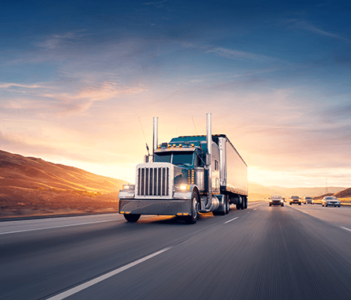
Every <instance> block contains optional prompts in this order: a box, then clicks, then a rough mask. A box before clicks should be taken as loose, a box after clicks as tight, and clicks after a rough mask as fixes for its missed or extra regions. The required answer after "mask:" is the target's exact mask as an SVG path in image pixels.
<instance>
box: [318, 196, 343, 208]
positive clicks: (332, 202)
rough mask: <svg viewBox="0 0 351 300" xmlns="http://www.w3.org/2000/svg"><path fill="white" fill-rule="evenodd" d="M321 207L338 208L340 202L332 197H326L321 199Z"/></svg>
mask: <svg viewBox="0 0 351 300" xmlns="http://www.w3.org/2000/svg"><path fill="white" fill-rule="evenodd" d="M322 206H323V207H324V206H325V207H328V206H334V207H335V206H338V207H340V200H339V199H338V198H336V197H334V196H326V197H324V198H323V199H322Z"/></svg>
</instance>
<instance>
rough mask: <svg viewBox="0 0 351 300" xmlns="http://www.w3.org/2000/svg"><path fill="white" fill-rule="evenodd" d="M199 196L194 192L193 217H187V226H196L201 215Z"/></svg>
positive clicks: (192, 201)
mask: <svg viewBox="0 0 351 300" xmlns="http://www.w3.org/2000/svg"><path fill="white" fill-rule="evenodd" d="M198 200H199V196H198V194H197V193H196V192H193V196H192V199H191V216H188V217H185V222H186V223H187V224H195V223H196V221H197V217H198V214H199V201H198Z"/></svg>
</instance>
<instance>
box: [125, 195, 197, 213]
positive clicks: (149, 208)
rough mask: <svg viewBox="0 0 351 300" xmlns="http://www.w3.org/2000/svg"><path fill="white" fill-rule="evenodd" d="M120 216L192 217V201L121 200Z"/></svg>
mask: <svg viewBox="0 0 351 300" xmlns="http://www.w3.org/2000/svg"><path fill="white" fill-rule="evenodd" d="M119 213H120V214H138V215H184V216H187V215H190V214H191V201H190V199H186V200H185V199H162V200H161V199H157V200H156V199H155V200H153V199H120V200H119Z"/></svg>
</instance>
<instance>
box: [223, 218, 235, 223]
mask: <svg viewBox="0 0 351 300" xmlns="http://www.w3.org/2000/svg"><path fill="white" fill-rule="evenodd" d="M237 218H239V217H236V218H233V219H230V220H229V221H227V222H224V224H227V223H229V222H231V221H234V220H236V219H237Z"/></svg>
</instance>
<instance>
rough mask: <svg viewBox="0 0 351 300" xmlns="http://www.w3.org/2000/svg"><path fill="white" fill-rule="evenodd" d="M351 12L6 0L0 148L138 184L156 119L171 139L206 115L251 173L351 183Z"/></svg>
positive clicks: (317, 4) (291, 182)
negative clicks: (138, 170)
mask: <svg viewBox="0 0 351 300" xmlns="http://www.w3.org/2000/svg"><path fill="white" fill-rule="evenodd" d="M350 15H351V3H350V2H349V1H247V0H245V1H218V0H216V1H206V0H202V1H191V0H187V1H175V0H163V1H162V0H161V1H158V0H156V1H152V0H145V1H133V0H131V1H94V0H92V1H74V0H71V1H55V2H54V1H3V2H2V9H1V10H0V24H1V26H0V149H1V150H4V151H9V152H12V153H18V154H21V155H25V156H35V157H41V158H43V159H45V160H48V161H52V162H55V163H62V164H67V165H71V166H75V167H78V168H82V169H85V170H88V171H90V172H94V173H97V174H101V175H105V176H110V177H114V178H119V179H124V180H127V181H130V182H134V180H135V179H134V177H135V166H136V165H137V164H138V163H140V162H143V156H144V155H145V154H146V148H145V143H146V142H147V143H148V144H149V146H150V147H151V145H152V118H153V117H154V116H157V117H158V118H159V142H168V141H170V140H171V139H172V137H175V136H179V135H195V134H205V130H206V113H212V120H213V133H224V134H227V136H228V137H229V138H230V140H231V141H232V143H233V144H234V145H235V147H236V148H237V150H238V151H239V153H240V154H241V156H242V157H243V158H244V160H245V161H246V163H247V165H248V171H249V180H250V181H253V182H257V183H260V184H263V185H269V186H285V187H314V186H325V185H329V186H345V187H350V186H351V84H350V81H351V18H350ZM143 132H144V134H145V137H144V134H143Z"/></svg>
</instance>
